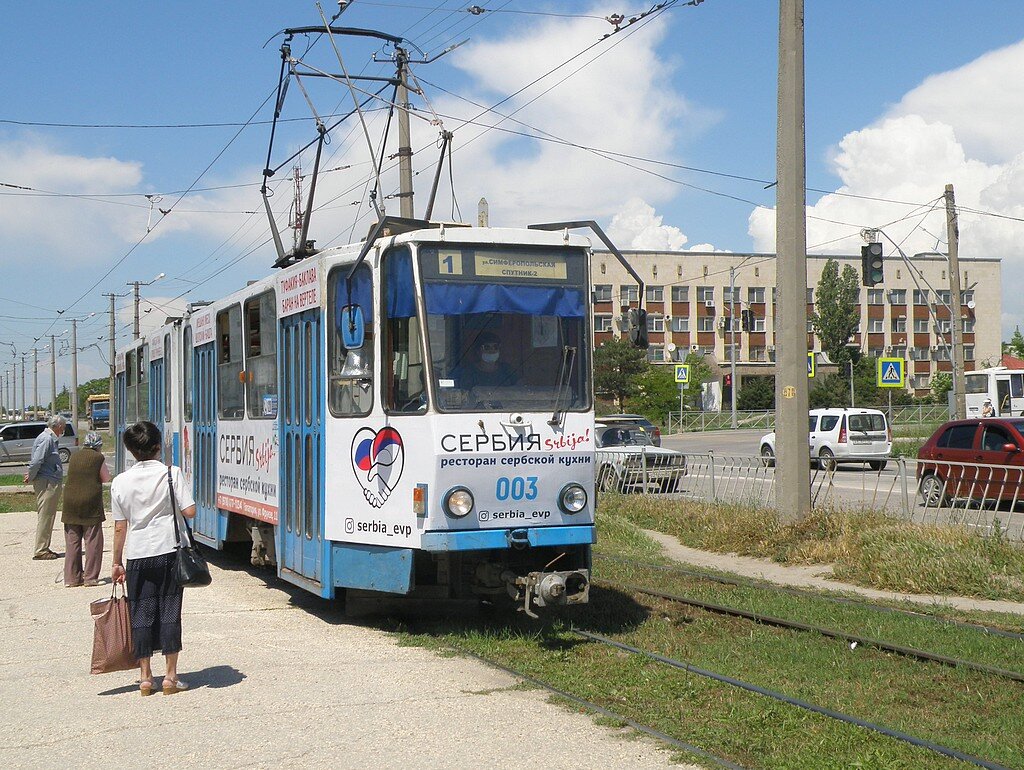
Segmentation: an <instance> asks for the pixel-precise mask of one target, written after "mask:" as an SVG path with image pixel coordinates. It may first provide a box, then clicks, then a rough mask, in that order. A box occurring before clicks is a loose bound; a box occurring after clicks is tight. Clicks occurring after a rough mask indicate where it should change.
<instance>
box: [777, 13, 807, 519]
mask: <svg viewBox="0 0 1024 770" xmlns="http://www.w3.org/2000/svg"><path fill="white" fill-rule="evenodd" d="M778 120H779V124H778V149H777V165H778V168H777V174H778V182H779V183H778V186H777V187H776V252H777V278H778V299H779V310H778V313H777V318H778V320H779V328H777V329H776V333H775V339H776V342H775V344H776V351H777V356H776V361H777V362H778V366H777V371H776V376H775V405H776V411H775V413H776V463H775V465H776V470H775V474H776V480H777V483H776V499H777V500H778V501H779V503H778V510H779V517H780V519H781V520H782V521H797V520H800V519H803V518H805V517H806V516H807V515H808V514H810V511H811V471H810V457H809V451H808V447H807V408H808V397H807V222H806V219H805V217H806V212H805V208H804V201H805V195H806V191H805V186H806V158H805V154H806V146H805V131H804V4H803V0H779V94H778Z"/></svg>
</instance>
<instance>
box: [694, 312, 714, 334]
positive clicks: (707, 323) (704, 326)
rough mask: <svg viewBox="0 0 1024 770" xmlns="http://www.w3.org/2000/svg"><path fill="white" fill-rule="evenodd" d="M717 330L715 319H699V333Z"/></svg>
mask: <svg viewBox="0 0 1024 770" xmlns="http://www.w3.org/2000/svg"><path fill="white" fill-rule="evenodd" d="M714 330H715V317H714V316H710V315H702V316H700V317H699V318H698V319H697V331H699V332H713V331H714Z"/></svg>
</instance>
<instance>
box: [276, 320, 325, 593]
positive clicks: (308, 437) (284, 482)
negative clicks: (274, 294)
mask: <svg viewBox="0 0 1024 770" xmlns="http://www.w3.org/2000/svg"><path fill="white" fill-rule="evenodd" d="M320 330H321V318H320V310H307V311H305V312H302V313H297V314H295V315H292V316H288V317H286V318H283V319H281V337H280V345H279V346H278V350H279V351H280V355H279V359H278V360H279V361H280V362H281V365H280V369H279V371H280V375H279V376H280V378H281V389H280V393H281V403H280V419H281V436H282V441H281V483H280V488H279V497H278V499H279V501H280V514H279V515H280V519H279V521H278V528H279V529H280V531H281V549H280V551H279V558H280V559H281V571H282V574H284V573H292V574H293V575H298V576H301V577H302V578H305V581H309V582H312V583H315V584H316V585H318V586H322V583H323V576H322V568H323V476H322V474H323V463H324V460H323V443H324V440H323V409H324V406H323V404H324V393H323V372H322V370H321V364H320V360H321V358H322V352H321V349H320V348H321V343H320V335H321V331H320ZM305 581H303V582H305Z"/></svg>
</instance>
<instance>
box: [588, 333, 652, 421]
mask: <svg viewBox="0 0 1024 770" xmlns="http://www.w3.org/2000/svg"><path fill="white" fill-rule="evenodd" d="M649 366H650V364H648V363H647V354H646V353H645V352H644V351H643V350H640V349H639V348H635V347H633V346H632V345H630V344H629V343H628V342H626V341H625V340H620V339H612V340H609V341H608V342H605V343H603V344H602V345H601V347H599V348H597V349H596V350H595V351H594V389H595V390H596V391H597V392H598V393H607V394H609V395H611V396H613V397H614V398H615V403H616V405H617V407H618V408H619V409H620V410H621V409H622V408H623V404H625V402H626V399H627V398H629V397H630V396H632V395H633V394H634V393H636V392H637V390H638V387H639V386H638V383H637V375H639V374H641V373H642V372H644V371H646V370H647V368H648V367H649Z"/></svg>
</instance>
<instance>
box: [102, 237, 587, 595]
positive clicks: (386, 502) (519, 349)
mask: <svg viewBox="0 0 1024 770" xmlns="http://www.w3.org/2000/svg"><path fill="white" fill-rule="evenodd" d="M590 256H591V249H590V242H589V240H587V239H586V238H583V237H579V236H570V235H569V234H568V232H567V231H558V232H545V231H541V230H519V229H499V228H471V227H451V226H449V227H447V228H446V227H443V226H426V225H424V226H423V227H421V229H416V230H411V231H409V232H405V233H402V234H399V235H391V236H388V237H383V238H378V239H377V240H375V241H373V242H367V243H364V244H363V245H359V244H356V245H352V246H346V247H341V248H337V249H331V250H325V251H322V252H319V253H316V254H315V255H313V256H311V257H309V258H306V259H304V260H301V261H299V262H297V263H296V264H294V265H291V266H289V267H286V268H284V269H282V270H281V271H280V272H278V273H277V274H275V275H273V276H270V277H268V278H265V279H263V280H261V281H256V282H253V283H251V284H250V285H248V286H247V287H246V288H245V289H243V290H241V291H238V292H236V293H234V294H232V295H230V296H228V297H225V298H224V299H221V300H219V301H216V302H212V303H210V304H208V305H204V306H200V307H191V308H190V310H189V312H188V314H187V315H186V317H185V318H183V319H180V320H172V321H169V323H168V324H167V325H166V326H164V327H163V328H162V329H160V330H159V331H158V332H156V333H155V334H153V335H151V336H150V337H149V338H147V339H146V340H145V341H138V342H136V343H135V344H133V345H132V346H130V347H129V348H127V349H126V350H123V351H120V352H119V353H118V355H117V362H116V370H117V396H118V397H117V426H118V427H117V430H118V436H119V437H120V432H121V431H123V430H124V427H125V425H126V424H129V423H131V422H132V421H133V420H136V419H142V418H146V417H148V418H149V419H150V420H152V421H154V422H156V423H157V424H162V426H163V427H164V428H165V429H166V432H167V434H168V438H167V450H166V457H165V459H167V460H168V461H175V462H178V463H179V464H180V465H181V466H182V468H183V469H184V471H185V473H186V476H187V477H188V478H189V479H191V481H192V483H193V485H194V490H195V493H196V500H197V504H198V510H199V513H198V515H197V517H196V521H195V532H196V537H197V539H198V540H199V541H200V542H203V543H205V544H207V545H209V546H212V547H215V548H221V547H222V546H223V544H224V543H225V542H226V541H229V540H236V539H241V538H249V537H251V538H253V541H254V551H253V553H254V557H257V558H260V559H266V560H267V562H268V563H275V564H276V567H277V570H278V574H279V575H280V576H281V577H282V578H284V579H286V580H288V581H290V582H292V583H295V584H297V585H299V586H302V587H303V588H305V589H307V590H309V591H312V592H314V593H316V594H318V595H320V596H322V597H326V598H330V597H333V596H334V594H335V591H336V589H338V588H345V589H362V590H366V591H375V592H384V593H390V594H409V595H412V596H417V595H419V596H428V597H432V598H454V599H469V598H490V599H495V598H498V597H504V596H507V597H511V598H512V599H513V600H515V601H516V602H517V603H518V604H519V605H521V606H522V607H523V608H524V609H525V610H526V611H527V612H529V613H530V614H533V613H532V608H533V607H537V606H539V607H544V606H549V605H560V604H577V603H583V602H586V601H587V600H588V596H589V585H590V560H591V545H592V543H593V542H594V539H595V529H594V502H595V497H594V411H593V395H592V360H591V353H592V351H593V343H592V340H591V338H590V324H589V318H590V310H591V308H590V301H591V299H590V292H589V288H588V287H589V285H590V282H589V270H590ZM481 338H486V339H487V340H488V341H489V342H490V343H491V344H489V345H488V346H486V347H487V348H497V349H499V350H500V355H501V360H502V366H501V368H500V370H499V371H501V372H502V375H501V378H500V379H495V377H494V376H491V377H490V378H479V377H473V376H472V375H471V373H470V372H471V368H472V366H473V363H474V361H473V359H474V357H475V356H476V355H477V353H478V350H477V348H478V344H477V343H478V342H480V340H481ZM495 368H496V367H495ZM124 464H125V457H124V453H123V451H121V450H120V448H119V454H118V468H119V469H122V468H124Z"/></svg>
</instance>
